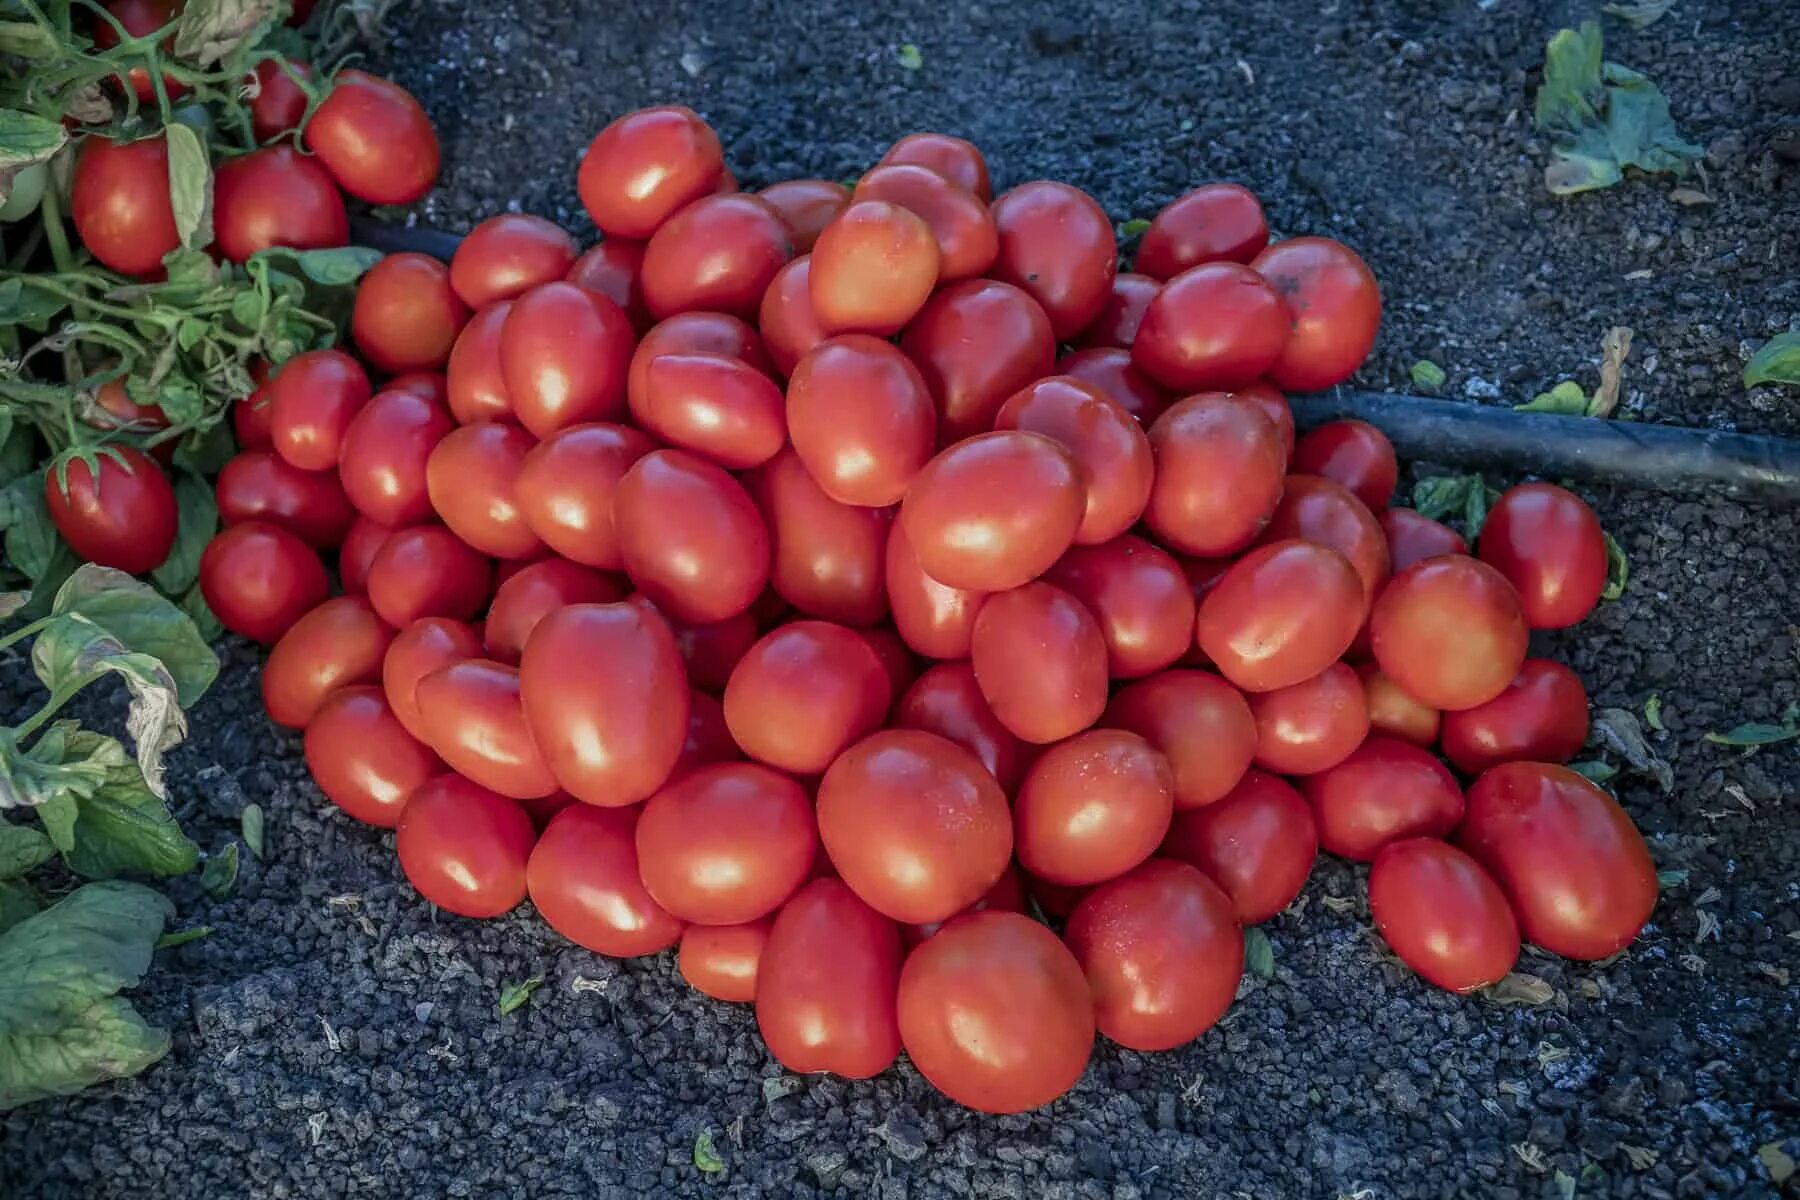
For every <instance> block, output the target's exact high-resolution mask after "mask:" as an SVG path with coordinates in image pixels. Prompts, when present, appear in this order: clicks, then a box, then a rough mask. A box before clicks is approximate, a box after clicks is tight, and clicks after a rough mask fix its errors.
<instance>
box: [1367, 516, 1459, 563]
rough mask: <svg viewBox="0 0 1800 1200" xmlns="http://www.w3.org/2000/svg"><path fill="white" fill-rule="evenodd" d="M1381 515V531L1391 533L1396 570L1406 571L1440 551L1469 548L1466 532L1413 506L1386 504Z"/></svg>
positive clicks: (1390, 555) (1390, 553) (1389, 540)
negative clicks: (1393, 506) (1434, 518)
mask: <svg viewBox="0 0 1800 1200" xmlns="http://www.w3.org/2000/svg"><path fill="white" fill-rule="evenodd" d="M1377 516H1378V517H1379V519H1380V521H1381V532H1382V533H1383V534H1385V535H1386V536H1387V543H1388V558H1389V559H1390V560H1392V562H1393V566H1394V570H1396V571H1404V570H1406V568H1408V567H1410V566H1412V565H1413V564H1414V563H1416V562H1419V561H1421V560H1423V559H1427V558H1436V557H1437V556H1438V555H1440V554H1467V553H1468V552H1469V547H1468V543H1466V542H1464V541H1463V539H1462V534H1460V533H1458V532H1456V530H1454V529H1452V528H1450V527H1449V526H1448V525H1445V524H1444V523H1442V522H1441V521H1434V520H1432V519H1431V518H1430V517H1424V516H1420V515H1419V514H1418V513H1417V512H1414V511H1413V510H1412V509H1410V508H1386V509H1382V510H1381V511H1380V512H1379V513H1378V514H1377Z"/></svg>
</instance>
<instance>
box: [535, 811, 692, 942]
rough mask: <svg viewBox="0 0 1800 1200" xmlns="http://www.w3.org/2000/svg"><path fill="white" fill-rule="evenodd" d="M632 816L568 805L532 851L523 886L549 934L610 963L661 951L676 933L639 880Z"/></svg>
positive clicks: (674, 925) (677, 923) (670, 919)
mask: <svg viewBox="0 0 1800 1200" xmlns="http://www.w3.org/2000/svg"><path fill="white" fill-rule="evenodd" d="M637 825H638V810H637V809H623V810H620V809H602V808H593V807H591V806H589V805H586V804H573V805H570V806H569V807H567V808H565V809H563V810H562V811H561V812H559V813H557V814H556V816H554V817H552V818H551V820H550V823H549V824H548V825H546V826H545V827H544V832H543V833H542V834H541V835H540V836H539V837H538V840H537V844H536V845H535V846H533V847H532V850H531V858H530V860H529V861H528V862H527V863H526V866H525V886H526V890H527V891H528V892H529V893H530V895H531V903H532V906H533V907H535V908H536V909H537V910H538V914H539V915H540V916H542V917H543V918H544V920H545V922H546V923H548V924H549V926H550V928H552V929H554V930H556V932H558V933H560V934H562V935H563V936H564V937H566V938H568V939H569V940H570V941H571V942H574V943H575V944H576V945H577V946H581V947H583V948H584V949H588V950H592V951H593V952H594V953H596V954H605V955H608V956H609V957H612V958H636V957H638V956H639V955H644V954H656V953H659V952H661V951H663V950H667V949H668V948H669V947H670V946H673V945H674V944H675V943H676V942H677V941H679V940H680V939H681V929H682V925H681V922H680V921H679V920H677V919H676V918H675V917H673V916H671V915H669V912H668V910H666V909H664V908H663V907H662V905H660V904H658V903H657V902H656V901H655V900H653V899H651V898H650V893H649V891H648V890H646V889H645V887H644V885H643V883H642V881H640V880H639V878H638V855H637Z"/></svg>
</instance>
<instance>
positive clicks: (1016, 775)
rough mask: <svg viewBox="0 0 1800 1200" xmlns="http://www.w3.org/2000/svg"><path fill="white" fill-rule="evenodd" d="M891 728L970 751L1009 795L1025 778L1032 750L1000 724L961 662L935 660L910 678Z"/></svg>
mask: <svg viewBox="0 0 1800 1200" xmlns="http://www.w3.org/2000/svg"><path fill="white" fill-rule="evenodd" d="M893 725H894V727H895V728H897V729H918V730H923V731H924V732H926V733H934V734H936V735H938V736H939V737H941V738H947V739H948V740H950V741H952V742H955V743H956V744H957V745H959V746H961V747H962V748H963V749H965V750H967V751H969V753H971V754H973V755H974V756H975V757H976V758H977V759H978V760H979V761H980V762H981V765H982V766H983V767H985V768H986V769H987V772H988V774H990V775H992V776H993V777H994V779H995V780H996V781H997V782H998V783H999V784H1000V787H1001V789H1002V790H1003V791H1004V792H1005V793H1006V794H1007V795H1009V796H1010V795H1011V794H1012V793H1013V791H1014V789H1016V788H1017V787H1018V786H1019V782H1020V781H1021V780H1022V779H1024V777H1025V769H1026V767H1028V766H1029V765H1030V762H1031V755H1032V749H1031V748H1030V747H1029V746H1027V745H1026V744H1025V743H1024V742H1022V741H1020V740H1019V739H1018V738H1017V737H1015V736H1013V733H1012V731H1011V730H1009V729H1007V728H1006V726H1004V725H1002V724H1001V723H1000V718H998V717H996V716H995V715H994V710H993V709H992V708H990V707H988V702H987V700H986V698H985V697H983V696H982V694H981V687H980V685H979V684H977V683H976V682H975V670H974V668H972V667H971V666H969V664H968V663H966V662H950V663H939V664H938V665H936V666H934V667H932V668H931V669H930V670H928V671H926V672H925V673H924V674H923V675H920V676H919V677H918V679H916V680H914V681H913V684H912V686H911V687H909V688H908V689H907V690H906V693H905V695H903V696H901V698H900V703H899V705H898V706H897V707H896V709H895V711H894V715H893Z"/></svg>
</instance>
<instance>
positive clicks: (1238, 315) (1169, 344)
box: [1131, 262, 1288, 392]
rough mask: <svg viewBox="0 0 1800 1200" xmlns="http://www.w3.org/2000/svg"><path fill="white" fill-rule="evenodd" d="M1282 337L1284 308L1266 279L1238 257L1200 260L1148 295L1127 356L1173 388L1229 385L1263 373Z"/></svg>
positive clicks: (1285, 325)
mask: <svg viewBox="0 0 1800 1200" xmlns="http://www.w3.org/2000/svg"><path fill="white" fill-rule="evenodd" d="M1287 338H1288V312H1287V308H1286V307H1285V306H1284V305H1283V304H1282V302H1281V297H1280V296H1279V295H1278V294H1277V293H1276V291H1275V289H1274V288H1272V287H1270V286H1269V284H1268V281H1267V280H1265V279H1264V278H1263V277H1262V276H1261V275H1258V274H1257V273H1256V272H1255V271H1253V270H1251V269H1250V268H1249V267H1246V266H1244V265H1242V264H1241V263H1231V262H1212V263H1204V264H1202V265H1201V266H1198V267H1192V268H1190V269H1188V270H1186V271H1183V272H1182V273H1181V274H1179V275H1177V276H1175V277H1174V278H1173V279H1171V280H1169V282H1167V283H1166V284H1164V285H1163V286H1162V290H1161V291H1159V292H1157V293H1156V295H1155V296H1153V297H1151V299H1150V302H1149V304H1148V305H1146V306H1145V308H1144V317H1143V320H1142V321H1141V322H1139V324H1138V330H1137V337H1136V339H1135V340H1133V342H1132V343H1131V361H1132V363H1133V364H1134V365H1135V366H1136V367H1137V368H1138V369H1139V370H1140V371H1142V372H1144V374H1146V375H1148V376H1150V378H1152V379H1154V380H1156V381H1157V382H1158V383H1160V384H1162V385H1163V386H1164V387H1166V388H1170V389H1173V390H1175V391H1183V392H1195V391H1202V390H1207V389H1227V390H1228V389H1231V388H1238V387H1243V386H1244V385H1246V384H1250V383H1254V382H1256V381H1257V380H1258V379H1260V378H1262V376H1263V374H1264V373H1265V372H1267V371H1268V370H1269V368H1270V367H1271V366H1273V365H1274V364H1275V362H1276V361H1277V360H1278V359H1279V358H1280V357H1281V354H1282V347H1283V346H1285V345H1286V344H1287Z"/></svg>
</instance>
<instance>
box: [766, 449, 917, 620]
mask: <svg viewBox="0 0 1800 1200" xmlns="http://www.w3.org/2000/svg"><path fill="white" fill-rule="evenodd" d="M744 482H745V486H746V487H747V488H749V491H750V495H751V496H752V498H754V499H755V501H756V504H757V507H758V508H759V509H761V510H762V515H763V521H764V522H765V523H766V524H767V525H768V528H769V538H770V545H771V548H772V549H771V553H772V559H771V564H770V571H769V582H770V584H771V585H772V586H773V587H774V589H775V591H776V592H777V593H779V594H780V596H781V598H782V599H783V600H786V601H787V602H788V603H789V604H791V605H793V606H794V607H795V608H796V609H798V610H799V611H801V612H803V613H805V614H806V615H807V616H810V617H818V618H820V619H821V620H826V621H835V622H837V623H839V624H842V625H873V624H875V623H876V622H877V621H880V620H881V619H882V618H883V617H885V616H886V615H887V608H888V605H887V592H886V591H885V590H884V589H883V587H882V564H883V561H884V560H885V558H886V556H887V537H888V526H889V525H891V524H892V523H893V512H892V510H891V509H880V508H858V507H855V506H852V505H848V504H839V503H838V502H837V501H836V500H833V499H832V498H831V497H830V496H828V495H826V494H825V492H824V491H823V490H821V489H820V487H819V485H818V484H817V483H815V482H814V481H813V477H812V476H811V475H809V474H807V471H806V467H805V466H804V465H803V464H802V463H801V461H800V459H799V457H798V456H797V455H796V454H795V453H794V451H793V450H792V449H787V450H783V451H782V452H781V453H780V454H778V455H777V456H776V457H775V458H774V459H772V460H770V461H769V462H768V463H767V464H765V465H764V466H762V467H760V468H758V469H757V470H756V471H755V472H753V473H752V474H751V475H750V476H749V477H748V478H747V479H746V480H745V481H744Z"/></svg>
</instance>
